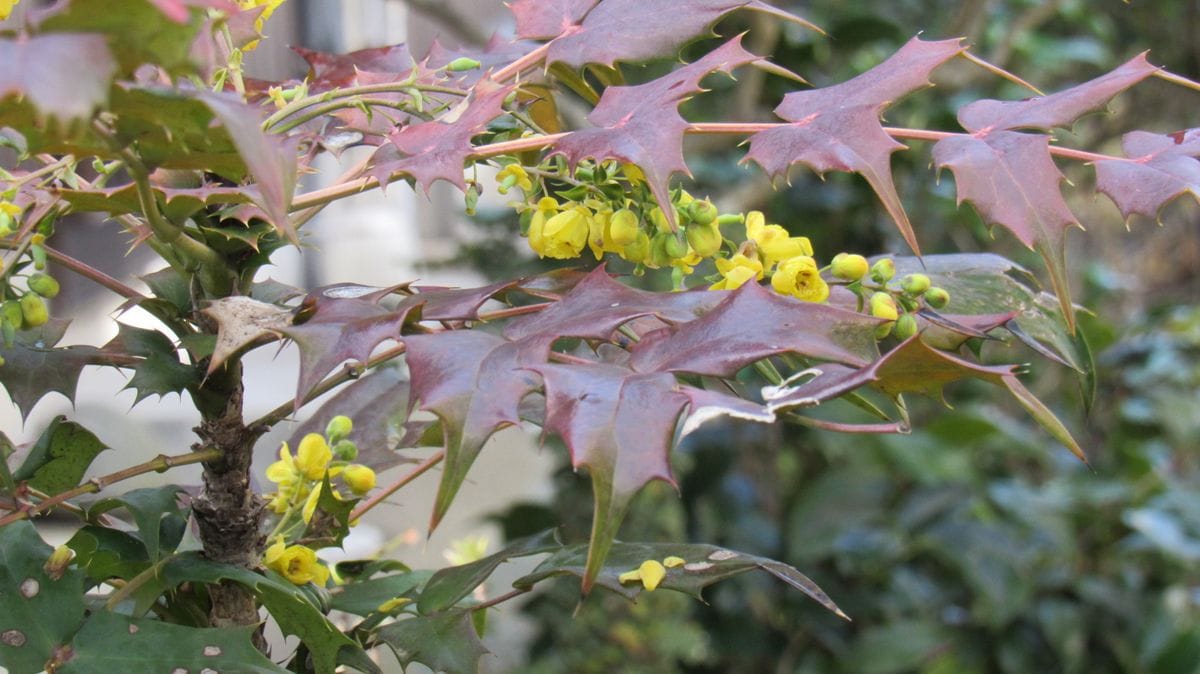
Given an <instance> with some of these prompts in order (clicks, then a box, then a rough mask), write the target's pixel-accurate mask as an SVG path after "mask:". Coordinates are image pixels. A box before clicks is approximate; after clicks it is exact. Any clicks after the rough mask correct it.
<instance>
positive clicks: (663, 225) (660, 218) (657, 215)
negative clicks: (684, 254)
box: [648, 206, 671, 233]
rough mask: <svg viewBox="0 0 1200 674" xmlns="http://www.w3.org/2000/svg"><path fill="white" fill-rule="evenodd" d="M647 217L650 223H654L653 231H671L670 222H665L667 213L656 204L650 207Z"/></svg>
mask: <svg viewBox="0 0 1200 674" xmlns="http://www.w3.org/2000/svg"><path fill="white" fill-rule="evenodd" d="M648 219H649V220H650V224H652V225H654V229H655V231H657V232H660V233H662V232H670V231H671V223H669V222H667V215H666V214H665V213H663V210H662V209H661V208H659V207H658V206H655V207H654V208H651V209H650V215H649V216H648Z"/></svg>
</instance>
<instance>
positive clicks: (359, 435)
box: [288, 368, 412, 472]
mask: <svg viewBox="0 0 1200 674" xmlns="http://www.w3.org/2000/svg"><path fill="white" fill-rule="evenodd" d="M408 393H409V390H408V380H407V379H405V378H404V377H403V376H402V375H401V374H400V372H399V371H398V370H397V369H396V368H386V369H380V370H377V371H375V372H374V373H372V374H370V375H368V376H365V377H362V378H360V379H358V380H357V381H354V382H351V383H350V384H349V385H348V386H346V387H344V388H342V389H341V390H339V391H338V392H337V393H336V394H334V395H333V396H332V397H331V398H329V400H327V401H325V403H324V404H323V405H321V408H320V409H318V410H317V411H316V412H314V413H313V415H312V416H311V417H309V418H308V419H306V420H305V421H304V422H303V423H301V424H300V425H299V426H297V427H296V430H295V431H293V432H292V437H291V439H290V440H289V441H288V442H289V444H290V445H291V446H292V447H297V446H299V444H300V440H301V439H302V438H303V437H304V436H305V435H307V434H309V433H322V432H324V430H325V426H326V425H327V424H328V423H329V420H330V419H332V418H333V417H335V416H337V415H339V414H344V415H346V416H348V417H350V418H351V419H353V420H354V430H353V431H352V432H351V433H350V436H349V440H351V441H352V442H354V444H355V445H356V446H357V447H358V458H357V459H355V461H356V462H357V463H361V464H364V465H367V466H370V467H371V468H374V469H375V470H376V471H377V472H378V471H383V470H387V469H388V468H391V467H393V466H396V465H399V464H402V463H411V462H412V459H409V458H407V457H404V456H402V455H401V454H400V453H398V452H397V451H395V448H396V439H397V438H398V437H400V436H401V435H402V434H403V432H404V422H405V420H406V419H407V418H408V409H409V403H408Z"/></svg>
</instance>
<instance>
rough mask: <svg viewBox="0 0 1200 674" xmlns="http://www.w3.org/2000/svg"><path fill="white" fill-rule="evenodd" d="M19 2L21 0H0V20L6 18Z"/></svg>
mask: <svg viewBox="0 0 1200 674" xmlns="http://www.w3.org/2000/svg"><path fill="white" fill-rule="evenodd" d="M19 2H21V0H0V20H4V19H7V18H8V15H9V14H12V11H13V7H16V6H17V3H19Z"/></svg>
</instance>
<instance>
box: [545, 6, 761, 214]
mask: <svg viewBox="0 0 1200 674" xmlns="http://www.w3.org/2000/svg"><path fill="white" fill-rule="evenodd" d="M641 4H643V5H645V4H654V3H641ZM697 4H701V3H697ZM604 6H605V5H601V6H600V7H601V8H602V7H604ZM598 10H599V8H597V11H598ZM659 20H661V17H660V19H659ZM656 21H658V20H656ZM605 39H608V38H605ZM552 44H557V41H556V42H554V43H552ZM757 60H759V57H757V56H755V55H754V54H751V53H750V52H748V51H746V50H745V49H744V48H743V47H742V38H741V36H738V37H735V38H734V39H732V40H730V41H728V42H726V43H725V44H723V45H721V46H720V47H718V48H717V49H714V50H713V51H711V52H709V53H708V54H706V55H705V56H704V57H703V58H701V59H700V60H698V61H696V62H694V63H691V64H688V65H686V66H683V67H682V68H679V69H677V70H675V71H673V72H671V73H669V74H667V75H664V76H663V77H660V78H658V79H656V80H652V81H650V82H647V83H645V84H639V85H636V86H630V87H623V86H616V87H609V88H607V89H605V90H604V95H603V96H601V97H600V102H599V103H598V104H597V105H596V108H595V109H594V110H592V112H591V113H590V114H589V115H588V121H590V122H591V123H592V124H594V125H595V128H591V129H582V130H579V131H575V132H573V133H571V134H569V135H567V136H566V137H565V138H563V139H561V140H559V141H558V142H557V143H555V145H554V153H553V154H562V155H563V156H565V157H566V158H567V161H569V162H570V164H571V166H572V167H574V166H575V165H576V164H578V163H579V162H580V161H581V160H583V159H587V158H589V157H591V158H594V159H596V160H597V161H602V160H605V159H610V158H611V159H618V160H620V161H622V162H625V163H628V164H636V165H637V166H638V167H640V168H641V169H642V172H643V173H644V174H645V175H646V182H647V183H648V184H649V185H650V189H651V191H652V192H653V193H654V198H655V200H656V201H658V203H659V205H663V204H670V203H671V200H670V196H669V193H668V182H669V181H670V179H671V175H672V174H674V173H679V172H682V173H688V168H687V164H686V163H684V160H683V134H684V131H685V130H686V129H687V121H686V120H684V118H683V116H682V115H680V114H679V105H680V104H681V103H683V102H684V101H685V100H686V99H688V98H690V97H692V96H693V95H695V94H696V93H699V92H700V91H702V89H701V88H700V81H701V80H703V79H704V78H705V77H706V76H708V75H709V74H710V73H713V72H717V71H720V72H723V73H731V72H732V71H733V69H734V68H737V67H738V66H742V65H746V64H747V63H753V62H754V61H757ZM663 210H664V211H665V212H666V214H667V218H668V219H669V220H670V221H671V222H674V219H675V211H674V209H672V208H664V209H663Z"/></svg>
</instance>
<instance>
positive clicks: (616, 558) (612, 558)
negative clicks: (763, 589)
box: [513, 542, 848, 619]
mask: <svg viewBox="0 0 1200 674" xmlns="http://www.w3.org/2000/svg"><path fill="white" fill-rule="evenodd" d="M587 555H588V551H587V547H586V546H584V545H571V546H567V547H564V548H563V549H561V550H559V551H558V552H556V553H554V554H553V555H551V556H550V557H548V558H547V559H546V560H545V561H543V562H542V563H541V564H539V565H538V567H537V568H536V569H534V570H533V572H531V573H530V574H529V575H527V576H524V577H522V578H519V579H517V580H516V581H515V582H514V583H513V585H514V586H515V587H518V588H526V589H528V588H531V587H533V586H534V585H535V584H536V583H538V582H540V581H542V580H545V579H547V578H552V577H554V576H560V575H564V574H570V575H574V576H579V577H584V575H585V573H586V572H585V568H586V566H585V565H586V562H587V560H588V557H587ZM667 557H679V558H681V559H683V561H684V564H683V565H682V566H678V567H673V568H669V569H667V575H666V576H665V577H664V578H663V580H662V583H661V584H660V585H659V587H660V588H663V589H667V590H675V591H676V592H683V593H684V594H687V595H690V596H692V597H695V598H696V599H700V598H701V596H700V592H701V590H703V589H704V588H706V587H708V586H709V585H712V584H713V583H716V582H719V581H722V580H725V579H726V578H729V577H731V576H736V575H738V574H741V573H745V572H747V571H754V570H756V569H761V570H763V571H766V572H767V573H769V574H771V575H772V576H775V577H776V578H778V579H780V580H782V581H783V582H785V583H787V584H788V585H790V586H792V587H794V588H796V589H798V590H800V591H801V592H803V593H804V594H806V595H808V596H809V597H811V598H812V599H814V600H816V601H817V603H819V604H821V605H822V606H824V607H825V608H827V609H829V610H830V611H833V612H834V613H836V614H837V615H838V616H840V617H842V618H847V616H846V614H845V613H842V610H841V609H839V608H838V607H837V604H835V603H833V600H832V599H830V598H829V595H827V594H825V592H824V591H823V590H821V588H820V587H818V586H817V584H816V583H814V582H813V581H812V580H811V579H809V578H808V576H805V575H804V574H802V573H800V572H799V571H797V570H796V569H794V568H792V567H791V566H788V565H787V564H784V563H782V562H777V561H775V560H772V559H767V558H765V557H756V556H754V555H748V554H745V553H741V552H734V551H733V550H727V549H725V548H720V547H717V546H715V545H702V544H691V543H622V542H616V543H613V546H612V552H611V554H610V555H609V558H608V560H607V561H605V563H604V566H603V567H602V568H601V569H600V571H599V574H598V575H597V576H596V584H597V585H599V586H600V587H603V588H605V589H608V590H612V591H613V592H616V593H618V594H620V595H622V596H624V597H626V598H629V599H633V598H635V597H637V596H638V595H640V594H641V593H642V592H643V591H644V590H643V588H642V584H641V583H629V584H624V583H621V582H620V580H618V578H619V577H620V575H621V574H623V573H625V572H627V571H632V570H635V569H637V568H638V566H640V565H641V563H642V562H644V561H646V560H648V559H653V560H663V559H666V558H667ZM847 619H848V618H847Z"/></svg>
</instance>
